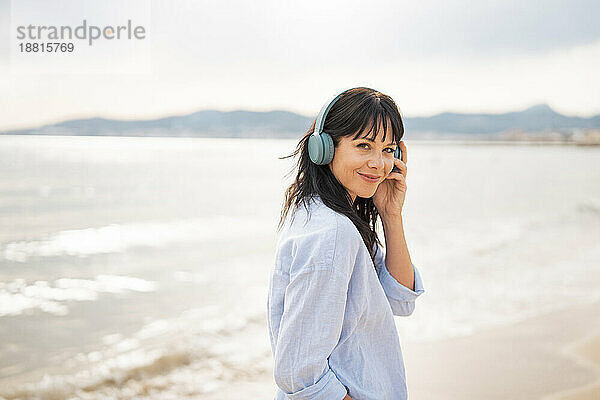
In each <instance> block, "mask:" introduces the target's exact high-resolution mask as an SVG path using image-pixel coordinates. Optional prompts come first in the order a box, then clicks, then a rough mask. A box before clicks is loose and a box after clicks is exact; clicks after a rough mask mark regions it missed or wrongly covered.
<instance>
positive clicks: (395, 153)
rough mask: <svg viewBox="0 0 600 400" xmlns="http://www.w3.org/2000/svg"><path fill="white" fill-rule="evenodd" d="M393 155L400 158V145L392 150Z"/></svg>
mask: <svg viewBox="0 0 600 400" xmlns="http://www.w3.org/2000/svg"><path fill="white" fill-rule="evenodd" d="M394 157H396V158H399V159H402V150H400V146H396V151H394Z"/></svg>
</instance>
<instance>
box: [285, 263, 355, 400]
mask: <svg viewBox="0 0 600 400" xmlns="http://www.w3.org/2000/svg"><path fill="white" fill-rule="evenodd" d="M347 291H348V277H347V276H346V274H345V273H343V272H341V271H339V270H337V269H335V268H333V267H331V266H322V265H321V266H310V267H307V268H305V269H303V270H302V271H301V272H300V273H298V274H296V275H295V276H292V277H291V278H290V283H289V285H288V287H287V289H286V292H285V305H284V312H283V315H282V318H281V325H280V331H279V337H278V340H277V346H276V349H275V366H274V378H275V382H276V383H277V385H278V386H279V388H281V390H282V391H283V392H284V393H285V394H286V398H287V399H294V400H300V399H311V400H313V399H314V400H319V399H322V400H341V399H343V398H344V396H345V395H346V392H347V391H346V387H345V386H344V385H343V384H342V383H341V382H340V381H339V380H338V378H337V376H336V375H335V373H334V372H333V370H331V368H329V362H328V357H329V355H330V354H331V352H332V351H333V349H334V348H335V346H336V345H337V343H338V341H339V339H340V335H341V331H342V324H343V319H344V310H345V307H346V296H347Z"/></svg>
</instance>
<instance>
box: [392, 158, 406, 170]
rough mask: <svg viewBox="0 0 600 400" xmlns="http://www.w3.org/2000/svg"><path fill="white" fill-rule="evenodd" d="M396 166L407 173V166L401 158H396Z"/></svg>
mask: <svg viewBox="0 0 600 400" xmlns="http://www.w3.org/2000/svg"><path fill="white" fill-rule="evenodd" d="M394 164H395V165H396V166H397V167H398V168H400V170H401V171H402V172H403V173H406V171H407V167H406V164H405V163H404V161H402V160H401V159H399V158H394Z"/></svg>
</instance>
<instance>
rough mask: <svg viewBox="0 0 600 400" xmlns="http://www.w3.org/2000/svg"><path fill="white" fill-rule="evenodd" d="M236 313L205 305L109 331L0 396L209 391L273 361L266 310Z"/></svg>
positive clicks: (261, 371)
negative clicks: (62, 369)
mask: <svg viewBox="0 0 600 400" xmlns="http://www.w3.org/2000/svg"><path fill="white" fill-rule="evenodd" d="M241 312H243V310H234V311H232V312H230V313H228V314H226V315H223V313H222V311H221V310H220V309H219V308H217V307H213V306H207V307H203V308H198V309H192V310H188V311H186V312H184V313H182V314H181V315H179V316H176V317H173V318H170V319H164V320H157V321H153V322H151V323H149V324H147V325H146V326H144V327H143V328H141V329H140V330H139V331H138V332H136V333H135V334H134V335H132V336H131V337H128V338H125V337H123V336H122V335H121V334H119V333H115V334H110V335H107V336H106V337H105V346H104V347H103V348H102V349H101V350H97V351H93V352H90V353H87V354H84V353H80V354H79V355H78V356H77V357H74V358H73V359H72V360H69V361H68V362H67V363H66V364H65V366H66V367H67V368H70V369H71V370H72V371H73V372H72V373H64V374H55V375H49V374H46V375H44V377H43V378H42V379H41V380H39V381H38V382H30V383H25V384H19V385H16V384H15V385H12V386H9V385H3V387H2V389H0V398H3V399H6V400H17V399H19V400H21V399H23V400H29V399H32V400H33V399H53V400H62V399H73V398H78V399H98V398H120V399H134V398H140V397H157V396H158V397H160V398H182V397H187V396H195V395H202V394H209V393H213V392H215V391H218V390H219V389H220V388H223V387H225V386H226V385H227V384H228V383H233V382H237V381H239V380H240V379H252V377H253V376H257V375H258V374H264V373H265V372H267V371H269V369H270V368H271V353H270V348H269V344H268V340H267V337H266V336H265V332H264V326H265V323H266V321H265V316H264V313H262V312H261V313H257V314H255V315H246V316H244V315H242V314H240V313H241ZM123 343H128V344H127V345H123ZM248 343H253V346H248V345H247V344H248Z"/></svg>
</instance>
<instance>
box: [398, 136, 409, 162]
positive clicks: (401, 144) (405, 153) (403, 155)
mask: <svg viewBox="0 0 600 400" xmlns="http://www.w3.org/2000/svg"><path fill="white" fill-rule="evenodd" d="M400 150H402V161H404V163H405V164H406V162H407V161H408V154H407V151H406V144H404V142H403V141H402V140H401V141H400Z"/></svg>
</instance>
